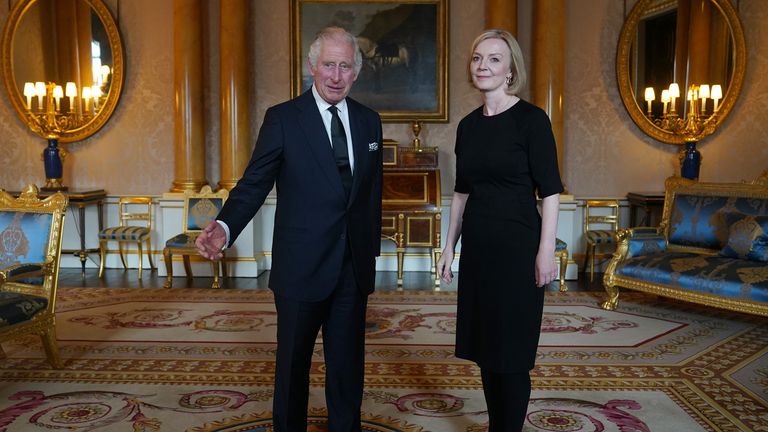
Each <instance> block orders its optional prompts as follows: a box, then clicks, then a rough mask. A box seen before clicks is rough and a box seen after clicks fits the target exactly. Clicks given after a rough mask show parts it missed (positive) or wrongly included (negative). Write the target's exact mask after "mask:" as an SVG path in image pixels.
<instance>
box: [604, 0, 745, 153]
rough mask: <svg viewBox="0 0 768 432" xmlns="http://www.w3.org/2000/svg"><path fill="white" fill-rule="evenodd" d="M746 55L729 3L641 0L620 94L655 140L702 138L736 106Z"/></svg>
mask: <svg viewBox="0 0 768 432" xmlns="http://www.w3.org/2000/svg"><path fill="white" fill-rule="evenodd" d="M746 56H747V52H746V45H745V42H744V31H743V29H742V26H741V22H740V20H739V17H738V15H737V14H736V11H735V10H734V8H733V6H732V5H731V2H730V1H729V0H638V2H637V3H636V4H635V6H634V7H633V8H632V11H631V12H630V13H629V15H628V16H627V18H626V20H625V21H624V26H623V27H622V30H621V35H620V37H619V45H618V49H617V53H616V76H617V81H618V85H619V93H620V94H621V99H622V101H623V102H624V106H625V107H626V109H627V111H628V112H629V115H630V117H632V120H633V121H634V122H635V123H636V124H637V125H638V127H640V129H641V130H642V131H643V132H645V133H646V134H648V135H649V136H651V137H652V138H655V139H657V140H659V141H662V142H666V143H670V144H682V143H684V142H686V141H698V140H699V139H701V138H703V137H704V136H706V135H708V134H710V133H712V132H714V130H715V129H716V128H717V126H719V125H720V124H721V123H722V122H723V120H725V118H726V117H727V116H728V113H729V112H730V111H731V109H732V108H733V106H734V104H735V103H736V99H737V98H738V96H739V93H740V91H741V85H742V82H743V81H744V72H745V68H746ZM673 83H675V84H677V86H673V85H672V84H673ZM675 87H676V88H677V89H676V88H675ZM676 91H677V92H678V93H677V96H674V95H675V93H676Z"/></svg>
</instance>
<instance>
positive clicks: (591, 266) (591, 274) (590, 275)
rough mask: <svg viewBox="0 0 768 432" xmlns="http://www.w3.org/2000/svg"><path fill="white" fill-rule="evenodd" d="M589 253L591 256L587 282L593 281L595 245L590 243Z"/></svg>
mask: <svg viewBox="0 0 768 432" xmlns="http://www.w3.org/2000/svg"><path fill="white" fill-rule="evenodd" d="M589 255H590V256H591V259H590V260H589V282H590V283H592V282H594V281H595V245H594V244H591V245H590V246H589Z"/></svg>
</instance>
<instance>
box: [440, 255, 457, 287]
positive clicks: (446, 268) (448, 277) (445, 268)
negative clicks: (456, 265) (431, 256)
mask: <svg viewBox="0 0 768 432" xmlns="http://www.w3.org/2000/svg"><path fill="white" fill-rule="evenodd" d="M452 263H453V250H449V249H444V250H443V253H442V255H440V259H439V260H437V274H438V275H440V279H442V280H443V281H444V282H446V283H451V282H452V281H453V272H452V271H451V264H452Z"/></svg>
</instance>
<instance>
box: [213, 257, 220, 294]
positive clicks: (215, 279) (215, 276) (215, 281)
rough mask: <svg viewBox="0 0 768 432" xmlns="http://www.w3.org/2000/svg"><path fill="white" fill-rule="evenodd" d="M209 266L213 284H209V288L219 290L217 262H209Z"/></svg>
mask: <svg viewBox="0 0 768 432" xmlns="http://www.w3.org/2000/svg"><path fill="white" fill-rule="evenodd" d="M211 265H212V266H213V283H212V284H211V288H214V289H219V288H221V284H220V283H219V262H218V261H211Z"/></svg>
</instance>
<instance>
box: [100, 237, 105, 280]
mask: <svg viewBox="0 0 768 432" xmlns="http://www.w3.org/2000/svg"><path fill="white" fill-rule="evenodd" d="M106 257H107V241H106V240H100V241H99V258H100V262H99V278H102V277H103V276H104V259H105V258H106Z"/></svg>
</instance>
